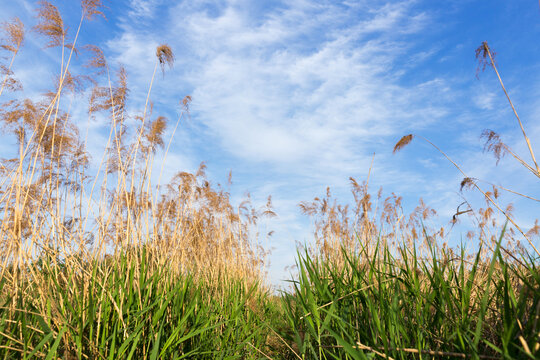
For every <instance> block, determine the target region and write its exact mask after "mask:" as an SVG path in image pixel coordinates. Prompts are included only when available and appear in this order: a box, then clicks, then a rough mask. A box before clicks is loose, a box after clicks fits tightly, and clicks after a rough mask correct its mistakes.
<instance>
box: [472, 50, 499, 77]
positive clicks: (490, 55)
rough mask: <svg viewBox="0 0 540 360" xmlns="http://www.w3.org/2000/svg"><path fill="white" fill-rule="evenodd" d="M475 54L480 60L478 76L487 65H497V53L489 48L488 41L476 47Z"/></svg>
mask: <svg viewBox="0 0 540 360" xmlns="http://www.w3.org/2000/svg"><path fill="white" fill-rule="evenodd" d="M474 54H475V57H476V60H478V66H477V67H476V77H477V78H478V77H479V74H480V73H481V72H484V71H485V70H486V67H488V66H490V67H494V66H495V56H496V55H497V53H496V52H494V51H492V50H491V49H490V48H489V46H488V43H487V41H483V42H482V44H480V46H479V47H477V48H476V50H475V51H474Z"/></svg>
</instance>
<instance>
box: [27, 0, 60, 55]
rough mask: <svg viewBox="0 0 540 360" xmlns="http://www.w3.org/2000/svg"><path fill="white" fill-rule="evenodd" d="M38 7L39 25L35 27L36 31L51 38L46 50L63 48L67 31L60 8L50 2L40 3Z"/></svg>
mask: <svg viewBox="0 0 540 360" xmlns="http://www.w3.org/2000/svg"><path fill="white" fill-rule="evenodd" d="M38 5H39V7H38V9H37V18H38V21H39V23H38V24H37V25H36V26H34V31H36V32H37V33H38V34H41V35H43V36H45V37H47V38H49V42H48V43H47V44H46V45H45V47H46V48H48V47H55V46H62V45H63V43H64V40H65V36H66V33H67V31H66V28H65V27H64V21H63V20H62V16H60V12H59V11H58V8H57V7H56V6H54V5H53V4H51V3H50V2H48V1H40V2H38Z"/></svg>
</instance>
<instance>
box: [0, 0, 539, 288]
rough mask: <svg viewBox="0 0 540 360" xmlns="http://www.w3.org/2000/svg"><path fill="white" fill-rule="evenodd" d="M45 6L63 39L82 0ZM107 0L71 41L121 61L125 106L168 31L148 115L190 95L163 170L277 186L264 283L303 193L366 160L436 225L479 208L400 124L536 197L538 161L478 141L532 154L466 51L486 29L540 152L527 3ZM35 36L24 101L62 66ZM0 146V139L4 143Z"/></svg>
mask: <svg viewBox="0 0 540 360" xmlns="http://www.w3.org/2000/svg"><path fill="white" fill-rule="evenodd" d="M52 2H53V4H55V5H57V6H58V7H59V9H60V10H61V12H62V14H63V16H64V20H65V21H66V22H67V23H68V25H70V28H71V31H72V34H73V31H74V30H75V29H76V26H77V23H78V20H79V18H80V6H79V2H78V1H52ZM0 3H1V5H2V12H1V13H0V21H6V20H9V19H10V18H12V17H13V16H18V17H20V18H21V20H23V22H25V23H26V24H27V27H28V28H29V27H30V25H32V24H35V18H34V15H35V8H36V3H35V2H33V1H29V0H0ZM104 3H105V4H106V5H107V9H105V11H104V12H105V15H106V18H107V19H106V20H104V19H96V20H94V21H92V22H87V23H85V24H84V25H83V28H82V31H81V35H80V41H81V42H82V43H91V44H95V45H98V46H100V47H101V48H102V49H103V51H104V53H105V55H106V57H107V60H108V62H109V63H110V64H112V66H113V67H114V66H118V64H123V65H124V66H125V68H126V70H127V73H128V84H129V86H130V88H131V93H130V102H129V106H130V108H132V109H141V108H142V106H144V99H145V98H146V94H147V90H148V86H149V83H150V79H151V77H152V71H153V67H154V63H155V48H156V46H157V45H159V44H163V43H166V44H168V45H169V46H170V47H171V48H172V50H173V52H174V54H175V58H176V61H175V64H174V67H173V68H172V69H170V70H167V71H166V73H165V74H164V75H163V76H161V74H160V75H159V76H158V77H157V78H156V82H155V84H154V85H153V88H152V97H151V99H152V101H153V102H154V112H155V113H156V114H158V113H159V114H160V115H164V116H167V117H168V118H170V119H176V117H177V116H178V114H179V108H180V107H179V105H178V103H179V101H180V100H181V99H182V98H183V97H184V96H186V95H191V96H192V99H193V101H192V104H191V107H190V114H191V117H190V119H189V120H186V121H183V122H182V123H181V124H180V127H179V129H178V130H177V132H176V134H175V137H174V140H173V142H172V146H171V149H170V152H169V154H168V157H167V158H166V159H165V160H164V161H165V164H164V165H165V166H164V169H165V172H164V177H165V178H167V177H170V176H172V175H173V174H175V173H176V172H178V171H195V170H196V169H197V167H198V166H199V164H200V163H201V162H203V161H204V162H205V163H206V165H207V167H208V168H207V169H208V171H207V174H208V177H209V180H210V181H211V182H212V183H213V184H218V183H221V184H225V183H226V182H227V178H228V175H229V172H230V171H231V172H232V179H233V184H232V187H231V189H230V191H231V194H232V201H233V203H235V204H238V203H239V202H240V201H241V200H242V199H243V198H244V197H245V194H246V193H247V192H249V193H250V195H251V198H252V199H253V203H254V205H255V206H262V205H264V204H265V203H266V198H267V197H268V195H272V200H273V204H274V208H275V211H276V213H277V214H278V216H277V217H276V218H273V219H270V220H267V221H263V222H262V223H261V224H260V232H261V233H266V232H268V231H270V230H273V231H274V233H273V235H272V236H271V237H270V238H269V239H265V246H266V247H267V248H268V249H270V250H271V255H270V257H269V267H268V273H269V278H270V280H271V281H272V283H274V284H279V283H280V281H281V280H283V279H286V278H288V277H289V270H287V269H288V267H290V266H291V265H294V263H295V257H296V247H297V244H306V243H310V242H312V241H313V236H312V230H313V229H312V227H311V221H310V219H309V218H307V217H306V216H305V215H303V214H302V213H301V211H300V209H299V207H298V204H299V203H300V202H301V201H309V200H312V199H313V198H314V197H316V196H323V195H324V194H325V191H326V187H327V186H329V187H330V188H331V190H332V192H333V194H334V196H335V197H336V198H337V199H338V200H339V201H341V202H343V203H347V202H350V201H351V200H352V196H351V195H350V181H349V177H354V178H356V179H357V180H359V181H362V180H365V179H366V178H367V176H368V172H369V173H370V180H369V181H370V186H371V188H372V189H374V192H376V191H377V190H378V189H379V187H382V188H383V194H385V195H390V194H391V193H395V194H397V195H400V196H403V207H404V209H405V210H406V211H407V210H412V209H413V208H414V207H415V206H416V205H417V204H418V201H419V199H420V198H422V199H423V200H424V201H425V202H426V204H427V205H428V206H430V207H432V208H434V209H436V210H437V211H438V216H437V217H436V218H435V219H433V220H431V221H433V222H434V224H435V225H437V224H439V226H447V225H448V222H449V221H450V220H451V218H452V215H453V214H454V213H455V211H456V208H457V206H458V205H459V204H460V203H461V202H462V201H463V200H462V196H465V197H466V198H467V199H471V202H473V203H475V204H480V205H482V204H481V203H480V202H478V196H476V195H475V194H473V193H464V194H460V191H459V184H460V182H461V180H462V175H461V174H460V173H459V172H458V171H457V170H456V169H455V168H454V167H453V165H452V164H451V163H450V162H448V161H447V160H445V159H444V157H443V156H442V155H441V154H440V153H438V152H437V151H436V150H435V149H434V148H433V147H431V146H430V145H429V144H427V143H425V142H422V141H421V140H419V139H416V140H414V141H413V143H412V144H410V145H409V146H408V147H406V148H405V149H404V150H402V151H401V152H399V153H397V154H393V153H392V149H393V146H394V144H395V143H396V142H397V141H398V140H399V139H400V138H401V137H402V136H403V135H406V134H409V133H413V134H417V135H420V136H423V137H425V138H427V139H429V140H430V141H432V142H433V143H435V144H436V145H437V146H438V147H440V148H441V149H442V150H443V151H444V152H445V153H446V154H448V155H449V156H450V157H451V158H452V159H453V160H455V161H456V162H457V163H458V164H460V166H461V167H462V168H463V170H464V171H465V172H466V173H467V174H468V175H469V176H471V177H476V178H480V179H484V180H487V181H490V182H493V183H495V184H500V185H502V186H505V187H509V188H512V189H513V190H516V191H521V192H523V193H526V194H528V195H530V196H533V197H536V198H539V197H540V190H539V188H538V179H537V178H535V177H534V176H533V175H532V174H531V173H527V172H526V171H525V170H524V169H523V168H522V167H521V166H520V165H519V164H518V163H516V162H515V161H513V160H512V159H511V158H509V157H507V158H504V159H502V160H501V161H500V162H499V164H498V165H497V164H496V161H495V159H494V158H493V156H492V155H491V154H486V153H484V152H483V151H482V150H483V141H482V140H481V139H480V134H481V133H482V131H483V130H484V129H487V128H489V129H492V130H494V131H496V132H497V133H499V134H500V135H501V137H502V139H503V140H504V141H505V143H507V144H509V146H510V147H511V148H513V149H514V150H515V151H516V152H517V153H518V154H520V155H522V156H523V158H524V159H526V160H528V161H529V159H530V157H529V154H528V150H527V148H526V145H525V143H524V141H523V137H522V134H521V131H520V130H519V127H518V124H517V121H516V119H515V118H514V116H513V114H512V110H511V108H510V106H509V105H508V103H507V101H506V98H505V95H504V93H503V91H502V90H501V88H500V85H499V83H498V80H497V78H496V76H495V74H494V72H493V71H492V70H491V69H486V71H485V72H483V73H479V74H477V61H476V59H475V49H476V48H477V47H478V46H479V45H480V44H481V43H482V42H483V41H488V43H489V45H490V47H491V48H492V49H493V50H494V51H495V52H496V53H497V56H496V60H497V66H498V68H499V71H500V73H501V76H502V78H503V81H504V83H505V86H506V87H507V90H508V91H509V94H510V97H511V98H512V101H513V102H514V104H515V106H516V109H517V111H518V113H519V115H520V117H521V119H522V121H523V124H524V127H525V129H526V131H527V133H528V135H529V138H530V139H531V142H532V146H533V149H534V150H535V152H536V153H538V154H540V121H539V120H538V119H539V115H540V110H539V109H540V108H539V105H540V100H539V99H540V96H539V95H540V81H538V80H539V79H540V62H539V61H538V60H539V59H540V46H538V44H539V42H538V39H539V37H540V7H539V3H538V2H536V1H532V0H529V1H525V0H513V1H504V0H492V1H485V0H448V1H431V0H393V1H383V0H358V1H354V0H343V1H340V0H333V1H325V0H317V1H315V0H289V1H261V0H258V1H255V0H222V1H217V0H214V1H209V0H190V1H167V0H114V1H112V0H111V1H108V2H107V1H105V2H104ZM43 45H44V41H43V39H42V38H39V37H38V36H36V35H32V34H30V35H29V36H28V38H27V40H26V44H25V47H24V48H23V49H22V50H21V55H20V56H19V57H18V58H17V60H16V62H15V64H14V71H15V74H16V75H17V77H18V78H19V79H20V80H21V81H22V83H23V86H24V93H25V95H26V96H30V97H32V96H35V95H36V94H38V93H40V92H43V91H44V90H45V89H47V88H48V86H50V83H51V79H52V76H53V73H54V71H56V70H57V65H58V64H57V63H55V61H56V60H55V58H56V57H55V56H56V55H57V51H58V50H57V49H56V50H55V49H48V50H47V51H45V53H44V52H43V51H42V50H41V49H40V48H41V47H42V46H43ZM477 75H478V76H477ZM80 103H81V104H82V103H83V102H80ZM72 111H73V113H75V114H77V113H79V114H81V125H82V126H83V127H86V128H88V132H89V138H90V139H92V141H91V142H89V150H90V151H91V152H92V151H95V152H97V151H98V150H97V149H98V148H99V145H100V144H101V143H102V142H104V141H105V139H106V132H105V131H104V130H103V127H102V125H103V124H100V122H99V121H96V120H94V121H89V120H88V119H87V116H86V115H85V111H86V110H85V108H84V106H83V105H78V104H74V105H73V109H72ZM167 135H171V129H169V130H168V133H167ZM9 151H10V149H9V143H6V142H2V144H0V153H2V154H3V153H7V152H9ZM539 156H540V155H539ZM98 158H99V156H98ZM372 160H373V165H371V164H372ZM160 161H161V160H159V161H158V164H157V165H158V166H161V163H160ZM370 168H371V171H370ZM502 202H503V203H507V202H513V203H514V206H515V209H516V210H515V217H516V221H517V222H518V224H520V225H522V226H523V227H524V228H526V229H528V228H530V227H531V226H532V225H533V223H534V220H535V218H537V217H538V214H539V211H538V210H539V206H538V202H534V201H530V200H524V199H519V198H516V197H512V196H504V197H503V199H502ZM480 205H479V206H480ZM465 227H466V224H464V228H463V229H465ZM463 231H465V230H463ZM462 235H463V237H464V234H455V236H456V238H458V239H459V238H460V237H461V236H462ZM534 241H535V242H536V244H537V245H538V243H539V241H538V238H536V239H534Z"/></svg>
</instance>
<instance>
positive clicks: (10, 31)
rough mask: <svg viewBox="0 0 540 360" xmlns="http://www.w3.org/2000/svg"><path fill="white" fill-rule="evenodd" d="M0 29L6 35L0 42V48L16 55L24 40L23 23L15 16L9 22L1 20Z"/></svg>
mask: <svg viewBox="0 0 540 360" xmlns="http://www.w3.org/2000/svg"><path fill="white" fill-rule="evenodd" d="M0 30H2V32H3V33H4V34H5V35H6V36H5V38H3V39H2V42H1V43H0V48H2V49H4V50H6V51H10V52H12V53H13V55H16V54H17V52H19V49H20V47H21V46H22V43H23V41H24V24H23V23H22V21H21V19H19V18H18V17H15V18H13V20H11V21H9V22H3V23H2V24H1V25H0Z"/></svg>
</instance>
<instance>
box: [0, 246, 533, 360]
mask: <svg viewBox="0 0 540 360" xmlns="http://www.w3.org/2000/svg"><path fill="white" fill-rule="evenodd" d="M501 239H502V236H501ZM366 255H367V254H366V253H365V251H364V250H360V251H358V252H356V253H351V252H346V251H345V250H343V258H344V259H345V261H344V262H340V263H339V264H338V263H337V262H335V261H333V260H322V259H320V258H319V257H317V256H315V255H310V254H309V253H308V252H304V253H299V258H298V278H297V279H295V280H291V284H292V289H291V291H289V292H285V293H283V294H282V295H281V296H274V295H272V294H270V293H269V292H268V291H264V290H263V287H262V286H261V284H258V283H253V284H252V285H251V286H247V285H246V284H245V282H243V281H234V280H232V279H230V278H226V277H223V278H220V279H219V280H217V281H216V280H215V279H214V280H213V281H212V283H209V282H207V281H205V280H204V279H202V278H199V279H195V278H193V277H192V276H190V275H178V274H174V273H173V272H172V271H169V270H168V269H167V266H156V264H155V263H154V262H153V261H152V260H151V259H150V257H149V254H148V253H147V250H146V248H145V247H143V248H142V249H140V250H137V251H132V252H129V253H127V254H124V255H118V256H117V257H110V258H108V259H107V260H102V261H93V262H90V263H87V262H82V261H81V262H80V263H79V265H80V266H79V267H78V268H76V267H74V264H76V260H71V262H70V264H71V266H70V267H69V268H68V267H65V266H63V265H62V264H59V263H58V262H56V264H55V262H54V261H52V259H42V260H41V261H39V262H37V263H36V264H33V265H32V266H33V267H34V268H33V269H32V270H31V271H29V272H27V274H29V273H33V274H34V275H33V276H30V275H26V277H25V278H24V279H23V278H20V279H19V282H18V285H19V286H18V288H13V287H12V286H11V285H10V288H9V289H8V288H7V285H6V284H14V282H13V280H12V279H11V278H10V277H12V276H15V277H16V276H17V274H15V273H13V271H7V272H6V274H5V276H4V278H2V280H0V293H1V294H2V298H1V307H0V338H1V339H2V341H1V343H0V358H2V359H31V358H49V359H56V358H69V359H86V358H89V359H143V358H148V359H182V358H192V359H193V358H196V359H263V358H273V359H295V358H302V359H368V358H373V357H375V358H384V356H388V357H389V358H393V359H412V358H431V357H433V356H436V357H438V358H449V359H450V358H459V357H463V356H466V357H468V358H472V359H480V358H494V359H496V358H505V359H527V358H529V359H535V358H538V357H539V356H540V349H539V341H540V339H539V331H540V272H539V271H538V267H537V262H535V261H533V260H532V259H529V260H527V259H521V260H520V261H519V262H517V261H509V260H507V259H505V258H504V257H503V256H502V255H501V252H500V250H499V248H498V247H497V249H495V251H494V252H493V254H492V257H491V259H487V260H488V261H484V260H482V258H481V256H480V252H478V255H477V256H476V257H474V258H473V260H472V261H470V262H469V261H467V260H465V258H466V257H465V256H464V255H465V253H464V252H462V253H461V254H458V255H457V256H456V254H453V253H451V252H449V251H443V250H435V249H431V256H430V257H429V258H420V257H419V256H418V254H417V253H416V251H415V249H414V248H413V249H404V248H402V249H401V250H400V251H399V253H394V252H392V251H390V250H389V249H388V248H382V247H381V248H378V249H376V253H375V254H370V256H369V257H367V256H366ZM19 276H20V275H19ZM382 354H384V356H383V355H382Z"/></svg>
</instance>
